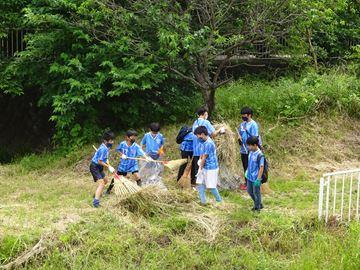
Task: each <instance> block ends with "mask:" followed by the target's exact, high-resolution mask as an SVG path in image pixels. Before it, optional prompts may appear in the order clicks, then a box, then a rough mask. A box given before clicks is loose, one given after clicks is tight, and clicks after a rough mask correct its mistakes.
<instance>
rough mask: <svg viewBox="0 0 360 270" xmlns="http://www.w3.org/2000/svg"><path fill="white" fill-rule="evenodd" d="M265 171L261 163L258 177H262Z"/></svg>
mask: <svg viewBox="0 0 360 270" xmlns="http://www.w3.org/2000/svg"><path fill="white" fill-rule="evenodd" d="M263 172H264V165H260V169H259V173H258V177H257V179H261V178H262V175H263Z"/></svg>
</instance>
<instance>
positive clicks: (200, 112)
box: [196, 107, 208, 116]
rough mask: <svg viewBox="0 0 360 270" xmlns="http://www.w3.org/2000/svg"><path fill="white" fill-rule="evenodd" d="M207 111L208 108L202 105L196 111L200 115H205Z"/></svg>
mask: <svg viewBox="0 0 360 270" xmlns="http://www.w3.org/2000/svg"><path fill="white" fill-rule="evenodd" d="M206 112H208V110H207V109H206V108H204V107H201V108H199V109H198V110H197V112H196V113H197V115H198V116H201V115H204V114H205V113H206Z"/></svg>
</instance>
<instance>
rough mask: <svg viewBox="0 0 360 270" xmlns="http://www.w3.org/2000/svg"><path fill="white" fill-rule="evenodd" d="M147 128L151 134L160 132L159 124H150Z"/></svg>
mask: <svg viewBox="0 0 360 270" xmlns="http://www.w3.org/2000/svg"><path fill="white" fill-rule="evenodd" d="M149 128H150V130H151V131H153V132H159V131H160V124H159V123H151V124H150V126H149Z"/></svg>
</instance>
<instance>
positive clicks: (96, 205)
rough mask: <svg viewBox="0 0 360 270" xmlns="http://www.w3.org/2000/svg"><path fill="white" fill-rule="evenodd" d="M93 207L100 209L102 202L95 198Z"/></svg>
mask: <svg viewBox="0 0 360 270" xmlns="http://www.w3.org/2000/svg"><path fill="white" fill-rule="evenodd" d="M93 206H94V207H99V206H100V200H98V199H95V198H94V200H93Z"/></svg>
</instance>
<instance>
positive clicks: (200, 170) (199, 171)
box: [195, 169, 202, 177]
mask: <svg viewBox="0 0 360 270" xmlns="http://www.w3.org/2000/svg"><path fill="white" fill-rule="evenodd" d="M201 174H202V169H199V170H198V172H197V174H196V175H195V177H199V176H200V175H201Z"/></svg>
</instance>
